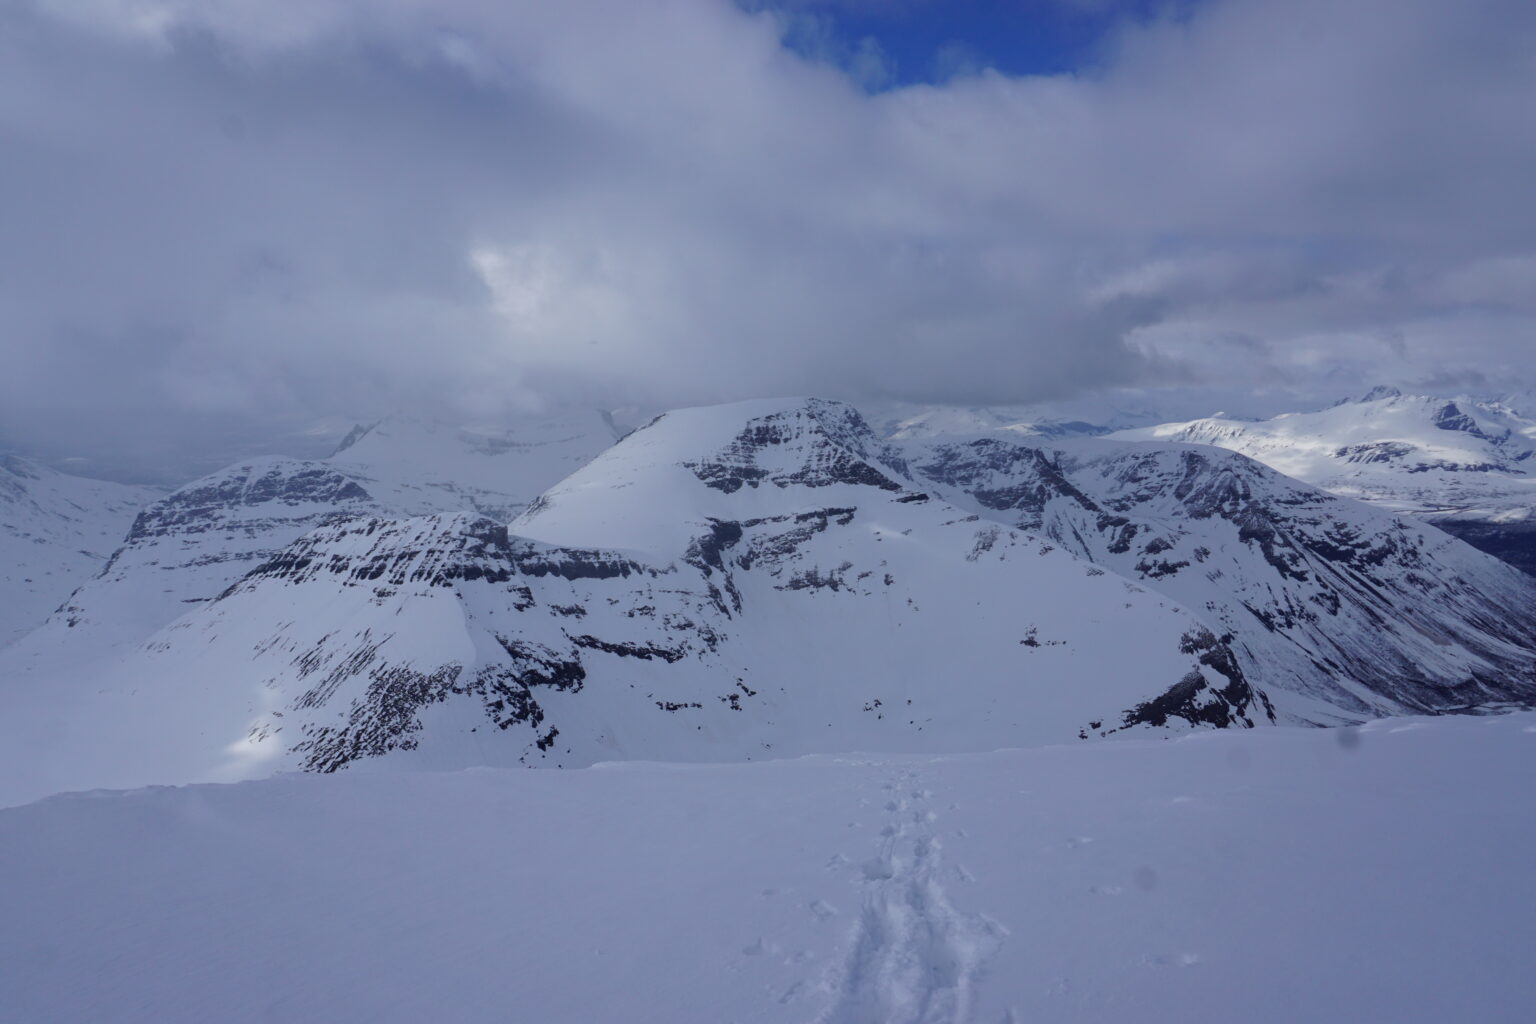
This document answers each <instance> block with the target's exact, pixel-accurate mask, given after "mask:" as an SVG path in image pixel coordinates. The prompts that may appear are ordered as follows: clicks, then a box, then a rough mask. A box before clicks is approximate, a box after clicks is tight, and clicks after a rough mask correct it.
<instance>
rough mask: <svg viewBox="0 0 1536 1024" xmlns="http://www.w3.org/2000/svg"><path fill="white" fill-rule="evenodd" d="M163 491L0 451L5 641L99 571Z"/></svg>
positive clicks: (0, 612) (0, 615) (0, 596)
mask: <svg viewBox="0 0 1536 1024" xmlns="http://www.w3.org/2000/svg"><path fill="white" fill-rule="evenodd" d="M161 493H162V492H161V491H159V490H157V489H156V488H153V487H135V486H131V485H129V484H117V483H109V482H107V481H105V480H87V479H85V478H83V477H78V476H70V475H68V474H66V473H60V472H57V471H56V470H52V469H49V468H47V467H46V466H42V465H39V464H37V463H35V462H32V461H30V460H27V459H21V458H16V457H15V456H0V647H3V646H5V645H6V644H8V643H10V642H11V641H13V640H15V639H17V638H18V637H20V636H22V635H24V634H25V633H26V632H27V631H29V630H30V629H32V628H33V627H35V626H36V625H38V624H39V623H40V622H42V621H43V620H44V619H45V618H47V617H48V613H50V612H52V611H53V610H54V609H55V608H57V607H58V606H59V605H60V604H61V603H62V602H63V601H64V600H65V598H67V597H69V594H70V592H71V591H72V590H74V589H75V587H77V586H79V585H80V584H81V583H83V582H85V580H86V579H88V578H89V577H91V576H93V575H95V574H96V573H97V572H98V571H100V569H101V567H102V564H103V563H105V562H106V560H107V556H108V555H110V554H111V553H112V552H113V550H114V549H116V547H117V546H118V544H120V543H121V542H122V539H123V534H125V533H127V532H128V524H129V523H131V522H132V521H133V517H134V516H135V515H136V514H137V513H138V511H139V510H140V509H141V508H143V507H144V506H145V505H148V504H149V503H150V502H152V501H154V500H155V499H156V498H158V497H160V496H161Z"/></svg>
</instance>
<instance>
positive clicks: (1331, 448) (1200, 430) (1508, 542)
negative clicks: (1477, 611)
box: [1114, 388, 1536, 571]
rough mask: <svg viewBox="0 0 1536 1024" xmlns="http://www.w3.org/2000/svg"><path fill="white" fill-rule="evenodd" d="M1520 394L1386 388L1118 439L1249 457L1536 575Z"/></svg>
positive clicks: (1529, 457) (1535, 515)
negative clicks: (1272, 413) (1297, 408)
mask: <svg viewBox="0 0 1536 1024" xmlns="http://www.w3.org/2000/svg"><path fill="white" fill-rule="evenodd" d="M1529 409H1530V407H1529V406H1526V405H1523V404H1522V399H1521V398H1520V397H1519V396H1511V397H1508V398H1505V399H1499V400H1494V399H1486V398H1484V399H1479V398H1470V397H1466V396H1461V397H1455V398H1442V397H1434V396H1427V395H1407V394H1403V393H1401V392H1400V391H1398V390H1397V389H1395V388H1376V389H1373V390H1372V391H1370V392H1369V393H1367V394H1366V395H1364V396H1363V397H1362V398H1360V399H1358V400H1353V401H1345V402H1341V403H1339V404H1337V405H1335V406H1333V407H1332V408H1328V409H1323V410H1321V411H1317V412H1299V413H1287V414H1285V415H1281V416H1277V417H1274V418H1273V419H1267V420H1259V421H1244V420H1234V419H1226V418H1221V417H1213V418H1207V419H1199V420H1192V421H1189V422H1185V423H1166V424H1162V425H1160V426H1154V427H1143V428H1137V429H1132V430H1126V431H1122V432H1119V433H1116V434H1115V435H1114V436H1115V437H1117V438H1124V439H1127V440H1138V439H1139V440H1161V441H1178V442H1186V443H1191V444H1207V445H1216V446H1217V447H1221V448H1227V449H1230V450H1232V451H1237V452H1242V453H1243V454H1244V455H1247V456H1249V457H1250V458H1254V459H1257V460H1259V461H1260V462H1263V463H1265V464H1267V465H1269V466H1272V467H1274V468H1275V469H1277V470H1279V471H1280V472H1282V473H1285V474H1286V475H1288V476H1293V477H1296V478H1297V479H1300V480H1305V481H1307V482H1308V483H1313V484H1316V485H1318V486H1319V487H1322V488H1324V489H1325V490H1328V491H1331V492H1332V493H1334V494H1339V495H1343V496H1345V497H1351V498H1359V499H1361V500H1362V501H1367V502H1370V503H1371V504H1373V505H1377V506H1379V507H1381V508H1385V509H1390V510H1392V511H1394V512H1400V513H1405V514H1408V515H1412V516H1415V517H1418V518H1422V519H1424V520H1425V521H1427V522H1431V523H1434V524H1435V525H1436V526H1439V527H1441V528H1442V529H1445V530H1447V531H1449V532H1451V533H1454V534H1456V535H1457V536H1459V537H1461V538H1463V539H1464V540H1466V541H1468V542H1469V543H1472V544H1474V545H1475V546H1477V547H1479V548H1481V549H1483V550H1485V551H1488V552H1489V553H1491V554H1494V555H1497V556H1499V557H1500V558H1503V559H1505V560H1506V561H1509V562H1510V563H1512V564H1514V565H1518V566H1520V567H1521V568H1523V569H1526V570H1527V571H1536V457H1533V455H1536V417H1533V416H1532V415H1531V414H1530V411H1529Z"/></svg>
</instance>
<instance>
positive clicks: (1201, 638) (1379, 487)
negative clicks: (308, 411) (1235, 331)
mask: <svg viewBox="0 0 1536 1024" xmlns="http://www.w3.org/2000/svg"><path fill="white" fill-rule="evenodd" d="M1519 408H1523V406H1520V405H1519V404H1518V403H1516V402H1514V401H1513V400H1510V401H1505V402H1494V401H1491V400H1473V399H1468V398H1459V399H1436V398H1426V397H1422V396H1420V397H1415V396H1405V395H1402V394H1398V393H1396V392H1389V391H1378V392H1374V393H1372V394H1370V395H1367V396H1365V398H1363V399H1362V400H1359V401H1354V402H1347V403H1341V404H1340V405H1338V406H1335V407H1333V408H1330V409H1326V410H1321V411H1317V412H1313V413H1298V414H1293V415H1290V416H1283V417H1279V418H1276V419H1272V420H1264V421H1247V420H1237V419H1230V418H1224V417H1215V418H1211V419H1206V420H1199V421H1193V422H1183V423H1176V424H1164V425H1156V424H1157V422H1158V420H1157V418H1156V417H1155V416H1153V415H1151V414H1150V413H1147V412H1144V411H1136V412H1126V413H1109V414H1106V415H1103V416H1101V417H1098V418H1097V422H1096V423H1095V422H1090V421H1089V420H1088V419H1086V418H1067V417H1062V416H1053V417H1050V418H1046V417H1042V416H1035V417H1033V418H1031V417H1029V416H1027V415H1022V414H1015V412H1014V411H1012V410H956V409H926V410H925V409H910V408H909V409H896V408H894V407H892V408H888V409H877V410H870V411H869V415H868V417H867V418H866V416H864V415H861V414H860V413H859V412H858V411H855V410H854V409H853V408H852V407H850V406H848V405H844V404H841V403H837V402H829V401H821V400H817V399H782V400H759V401H752V402H744V403H736V404H732V405H725V406H715V407H708V408H700V409H684V410H677V411H672V412H668V413H665V414H663V415H661V416H658V417H656V418H655V419H653V420H651V421H650V422H649V423H646V424H645V425H643V426H641V427H639V429H635V430H627V429H625V428H624V427H622V426H620V425H618V424H616V423H615V422H614V420H613V419H612V418H611V417H608V416H605V415H601V414H598V413H591V414H586V415H572V416H566V417H562V418H559V419H551V420H542V421H537V422H528V423H522V424H515V425H513V426H512V427H511V428H509V429H498V430H476V431H466V430H460V429H457V428H452V427H448V426H444V425H442V424H437V423H432V422H427V421H421V420H415V419H411V418H409V417H393V418H390V419H386V420H384V421H381V422H379V423H377V424H374V425H372V426H366V427H360V428H359V429H358V430H356V431H354V432H353V433H352V434H351V435H349V436H348V437H347V438H346V439H345V441H344V442H343V444H342V445H341V446H340V447H339V448H338V450H337V451H336V452H335V453H334V454H333V455H331V456H330V457H329V458H325V459H310V460H306V459H295V458H288V457H282V456H273V457H270V458H262V459H248V460H243V461H241V462H239V463H237V464H235V465H233V466H230V467H229V468H227V469H225V470H222V471H220V472H218V473H214V474H212V475H210V476H207V477H204V478H202V479H200V480H196V481H192V482H190V483H188V484H186V485H185V486H183V487H181V488H179V489H176V490H174V491H171V492H169V493H165V492H163V491H158V490H154V489H150V488H142V487H132V486H129V485H122V484H107V483H102V482H99V481H88V480H82V479H80V478H77V477H71V476H68V475H66V474H63V473H59V472H57V471H56V470H54V469H50V468H46V467H44V466H42V465H39V464H38V463H35V462H30V461H27V460H24V459H20V458H14V457H8V458H7V459H6V461H4V462H0V516H3V518H0V541H3V543H4V544H5V547H4V548H0V556H3V558H4V566H3V570H4V576H3V577H0V585H3V586H4V588H5V589H4V590H3V591H0V598H3V602H4V613H5V615H4V618H3V619H0V766H3V767H0V807H4V808H7V809H5V810H0V864H3V865H4V866H5V868H6V871H7V885H6V886H5V887H3V888H0V922H3V923H0V965H3V966H0V1020H4V1021H11V1020H15V1021H57V1020H63V1021H112V1020H122V1021H202V1020H230V1021H247V1020H249V1021H260V1020H304V1021H308V1020H316V1021H321V1020H323V1021H353V1020H356V1021H381V1020H391V1021H392V1020H399V1021H409V1020H422V1019H442V1020H465V1021H482V1020H483V1021H541V1022H542V1021H657V1022H663V1021H667V1022H691V1021H700V1022H717V1021H718V1022H724V1021H804V1022H812V1021H815V1022H821V1024H864V1022H870V1024H874V1022H887V1021H888V1022H925V1024H932V1022H940V1021H944V1022H951V1021H980V1022H986V1024H996V1022H1015V1024H1018V1022H1023V1021H1031V1020H1048V1021H1055V1020H1062V1021H1077V1020H1081V1021H1101V1020H1159V1021H1161V1020H1167V1021H1179V1020H1212V1021H1215V1020H1263V1021H1293V1020H1339V1021H1345V1020H1349V1021H1354V1020H1362V1019H1370V1020H1393V1021H1404V1020H1413V1021H1419V1020H1422V1021H1432V1020H1445V1019H1451V1018H1458V1019H1470V1020H1490V1021H1503V1020H1510V1021H1514V1020H1524V1019H1528V1018H1529V1014H1530V1012H1531V1010H1530V1008H1531V1007H1532V1006H1536V980H1533V975H1532V973H1531V972H1530V971H1529V969H1528V967H1527V966H1526V965H1527V964H1528V962H1529V959H1530V956H1531V955H1532V953H1533V952H1536V912H1533V911H1536V898H1533V897H1536V880H1533V876H1532V875H1531V873H1530V865H1531V864H1532V863H1536V796H1533V793H1532V789H1531V785H1530V780H1531V779H1532V778H1533V777H1536V712H1532V711H1531V710H1529V709H1531V708H1533V707H1536V577H1533V576H1532V575H1530V574H1528V573H1526V572H1523V571H1521V569H1520V568H1518V567H1517V566H1526V567H1530V566H1529V565H1528V564H1527V561H1526V560H1524V558H1525V556H1524V554H1523V553H1522V552H1523V551H1524V549H1523V548H1522V547H1521V545H1522V544H1523V543H1524V542H1523V541H1521V540H1520V539H1519V538H1520V537H1521V536H1523V535H1522V534H1521V533H1520V532H1519V530H1520V528H1521V524H1523V523H1525V522H1526V521H1527V520H1528V519H1530V515H1529V513H1530V509H1531V508H1532V507H1533V503H1532V500H1531V495H1530V493H1529V492H1528V490H1526V489H1525V488H1527V487H1528V486H1529V483H1528V481H1529V480H1531V479H1536V478H1533V477H1531V476H1529V475H1528V474H1529V471H1530V465H1531V462H1532V461H1533V460H1530V459H1529V455H1530V453H1531V452H1532V451H1536V421H1533V420H1531V419H1528V418H1526V417H1525V415H1524V414H1523V413H1522V412H1520V411H1518V410H1519ZM1479 531H1482V532H1479ZM1453 534H1456V535H1460V536H1465V537H1466V539H1467V540H1470V541H1473V542H1475V543H1477V544H1478V545H1479V546H1481V547H1483V548H1484V549H1485V550H1478V549H1477V547H1474V546H1473V544H1470V543H1466V542H1464V541H1463V540H1462V539H1458V536H1453ZM1489 552H1493V553H1489ZM1495 554H1497V555H1500V556H1502V558H1500V557H1494V556H1495ZM50 610H51V614H50ZM1319 727H1323V728H1319ZM530 769H539V770H530Z"/></svg>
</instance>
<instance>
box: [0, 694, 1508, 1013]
mask: <svg viewBox="0 0 1536 1024" xmlns="http://www.w3.org/2000/svg"><path fill="white" fill-rule="evenodd" d="M1533 772H1536V715H1533V714H1530V713H1522V714H1516V715H1510V716H1507V717H1498V718H1441V719H1396V720H1384V721H1379V722H1373V723H1371V724H1368V725H1366V726H1363V727H1360V728H1358V729H1353V730H1348V731H1340V730H1329V731H1320V730H1299V729H1261V730H1253V731H1246V732H1238V733H1233V732H1223V733H1201V734H1192V735H1189V736H1187V737H1185V738H1183V739H1175V740H1168V741H1160V740H1138V741H1129V742H1124V743H1116V744H1082V745H1078V746H1074V747H1048V748H1043V749H1036V750H1001V751H995V752H987V753H978V754H968V755H960V756H935V755H913V754H908V755H876V754H845V755H828V756H817V757H810V758H803V759H798V760H790V761H776V762H768V763H756V764H750V765H708V764H696V765H662V764H643V763H624V764H605V765H600V766H595V767H591V768H587V769H580V770H565V771H526V770H497V769H477V770H470V771H461V772H452V773H394V772H390V771H385V770H372V771H368V772H347V773H341V774H338V775H330V776H312V775H311V776H282V777H278V778H274V779H269V780H264V781H260V782H248V783H242V784H238V785H204V786H192V787H185V788H175V789H170V788H155V789H147V790H137V791H132V792H126V793H117V792H94V793H85V794H78V795H69V796H61V797H55V798H51V799H48V800H45V801H42V802H40V803H36V804H32V805H29V806H26V807H21V808H16V809H12V810H7V811H0V862H3V863H4V864H5V865H6V871H7V884H6V885H5V886H4V887H0V921H4V922H5V924H4V926H3V927H0V962H3V963H4V964H6V970H5V971H4V972H0V1019H3V1020H7V1021H19V1022H29V1021H44V1020H49V1021H53V1020H90V1021H94V1022H113V1021H125V1022H127V1021H133V1022H139V1021H196V1020H219V1021H226V1022H231V1024H235V1022H246V1021H251V1022H254V1021H267V1020H291V1021H310V1020H313V1021H327V1022H347V1021H386V1022H387V1021H416V1020H424V1019H433V1020H454V1021H465V1022H474V1021H498V1022H499V1021H507V1020H528V1021H540V1022H550V1024H555V1022H563V1021H571V1022H587V1021H618V1020H623V1021H655V1022H668V1024H690V1022H694V1021H697V1022H701V1024H702V1022H709V1024H719V1022H731V1021H740V1022H748V1021H752V1022H779V1021H783V1022H797V1024H801V1022H812V1021H815V1022H821V1024H869V1022H889V1024H905V1022H938V1021H945V1022H949V1021H978V1022H985V1024H993V1022H1000V1021H1015V1022H1020V1021H1030V1020H1050V1021H1065V1022H1071V1021H1084V1022H1089V1021H1095V1022H1096V1021H1105V1020H1138V1021H1170V1022H1173V1021H1187V1020H1226V1019H1241V1020H1244V1021H1257V1022H1267V1021H1274V1022H1292V1021H1298V1020H1339V1021H1344V1020H1391V1021H1400V1022H1413V1021H1443V1020H1451V1019H1458V1020H1476V1021H1488V1022H1502V1021H1523V1020H1526V1019H1528V1018H1529V1013H1530V1007H1531V1006H1532V1004H1533V1001H1536V974H1533V973H1532V972H1531V971H1530V970H1529V963H1528V960H1529V953H1530V950H1531V949H1532V948H1536V917H1533V916H1532V914H1531V913H1530V908H1531V907H1532V905H1533V900H1536V878H1533V876H1532V874H1531V872H1530V865H1531V864H1532V863H1536V814H1533V813H1532V811H1533V810H1536V808H1533V806H1532V797H1531V794H1530V787H1529V784H1528V780H1529V779H1530V778H1531V777H1532V774H1533Z"/></svg>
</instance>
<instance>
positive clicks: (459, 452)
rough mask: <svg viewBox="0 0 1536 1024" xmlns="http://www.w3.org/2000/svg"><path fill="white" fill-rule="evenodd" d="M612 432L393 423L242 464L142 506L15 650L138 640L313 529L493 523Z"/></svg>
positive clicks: (594, 425)
mask: <svg viewBox="0 0 1536 1024" xmlns="http://www.w3.org/2000/svg"><path fill="white" fill-rule="evenodd" d="M618 434H619V431H618V429H617V428H616V427H615V426H614V424H613V422H612V421H611V420H610V419H608V418H607V417H605V416H604V415H602V414H601V413H597V412H593V413H590V414H586V415H581V416H568V417H564V418H559V419H553V420H547V421H533V422H529V423H525V424H521V425H519V426H517V427H515V428H514V429H511V430H500V431H467V430H462V429H459V428H455V427H450V426H447V425H443V424H440V423H435V422H431V421H425V420H418V419H412V418H409V417H393V418H390V419H386V420H384V421H382V422H380V423H377V424H374V425H372V426H369V427H363V426H360V427H358V428H357V429H356V430H354V431H353V432H352V433H351V434H350V435H348V437H347V438H346V439H345V441H344V442H343V443H342V445H341V447H340V448H339V449H338V450H337V452H336V453H335V454H333V455H331V456H330V457H329V458H326V459H320V460H306V459H293V458H287V457H283V456H267V457H263V458H255V459H247V460H245V461H242V462H240V463H237V464H236V465H233V466H230V467H228V468H227V469H224V470H222V471H220V472H218V473H214V474H212V475H210V476H206V477H203V478H202V479H200V480H196V481H194V482H192V483H190V484H187V485H186V486H185V487H182V488H180V489H178V490H176V491H174V492H172V493H171V494H168V495H165V496H164V497H162V498H160V500H159V501H156V502H154V503H153V504H151V505H149V506H148V507H147V508H145V509H144V510H143V511H142V512H141V513H140V514H139V515H138V516H137V518H135V519H133V521H132V526H131V528H129V529H127V530H126V539H124V537H123V533H122V532H119V534H118V536H117V538H116V540H117V541H120V542H121V547H118V548H117V550H116V552H115V553H114V554H112V557H111V560H110V561H109V562H108V564H107V565H106V566H105V567H104V568H103V569H102V571H101V573H100V574H99V576H98V577H97V578H95V579H92V580H90V581H89V582H88V583H86V584H85V585H84V586H82V587H80V589H79V590H78V591H76V592H75V593H74V594H73V595H61V599H62V596H68V597H69V600H68V603H67V604H66V605H65V607H63V608H62V609H60V611H59V613H58V614H56V615H54V616H53V617H52V618H51V619H50V620H49V622H48V623H47V625H46V626H45V627H44V629H42V630H40V631H39V634H38V635H37V636H35V637H32V638H29V639H28V640H26V641H25V642H24V643H23V644H22V645H21V646H22V647H24V648H25V649H26V650H27V652H28V656H29V657H30V656H31V654H32V652H36V654H37V656H38V657H39V658H41V659H42V660H44V661H47V660H50V659H52V658H54V657H55V656H56V655H58V654H59V653H60V651H61V650H67V651H68V652H70V655H71V657H73V658H74V659H76V660H80V659H85V658H91V657H96V656H98V655H100V654H102V653H103V652H105V651H108V650H111V649H113V648H115V647H118V646H121V645H123V644H133V643H138V642H140V641H142V640H143V639H144V638H145V637H147V636H149V634H150V633H152V632H154V631H155V630H156V629H159V628H160V627H162V626H164V625H166V624H167V623H169V622H171V621H173V620H174V619H176V618H177V617H179V616H180V615H182V614H184V613H186V612H187V611H188V610H190V609H191V608H193V607H195V606H196V605H198V604H201V603H203V602H206V601H210V600H212V599H213V598H215V597H217V596H218V595H219V594H220V593H221V592H222V591H223V590H224V589H225V588H227V587H228V586H229V585H230V584H231V583H233V582H234V581H235V580H237V579H239V578H240V577H241V576H242V575H244V574H245V573H246V572H248V571H249V570H250V569H252V568H254V567H255V566H256V565H259V564H260V563H261V562H262V561H264V560H265V559H267V558H269V557H270V556H271V555H273V554H274V553H275V552H277V551H278V550H280V549H281V548H283V547H284V546H285V545H287V544H290V543H292V542H293V541H294V540H296V539H297V538H299V537H300V536H302V535H303V534H304V533H306V532H307V531H309V530H311V529H313V528H315V527H316V526H318V525H320V524H322V523H327V522H332V521H337V520H341V519H346V518H350V517H355V516H360V515H374V516H388V517H406V516H416V515H428V514H432V513H438V512H447V513H452V512H470V513H474V514H476V515H485V516H492V517H495V518H497V519H500V520H502V521H505V520H507V519H510V518H511V517H512V516H513V515H516V514H517V513H518V512H519V511H521V510H522V509H523V508H524V507H525V506H526V505H527V503H528V502H529V501H531V500H532V499H533V498H535V497H537V496H538V495H539V494H540V493H541V492H542V491H544V490H545V489H546V488H548V487H549V486H551V485H552V484H554V483H556V482H558V481H559V480H560V479H562V478H563V477H565V476H566V475H568V474H569V473H571V472H572V471H573V470H575V469H576V468H578V467H579V466H581V465H582V464H583V463H585V462H586V461H588V460H589V459H591V458H592V457H593V456H594V455H596V454H597V453H598V452H600V451H602V450H603V449H604V448H606V447H608V446H609V445H611V444H612V443H613V442H614V440H616V438H617V436H618ZM76 582H78V581H76ZM57 603H58V602H57V601H56V602H55V604H57Z"/></svg>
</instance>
